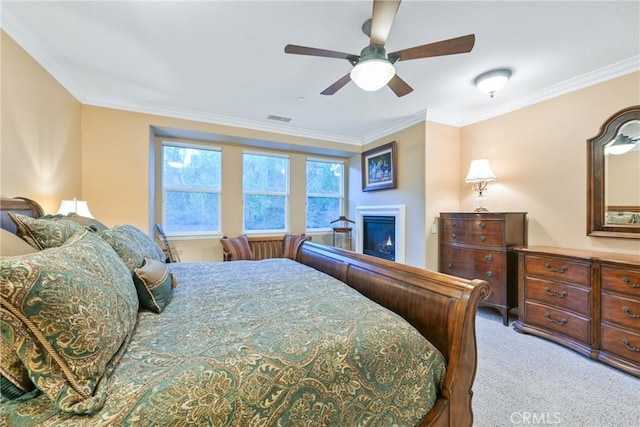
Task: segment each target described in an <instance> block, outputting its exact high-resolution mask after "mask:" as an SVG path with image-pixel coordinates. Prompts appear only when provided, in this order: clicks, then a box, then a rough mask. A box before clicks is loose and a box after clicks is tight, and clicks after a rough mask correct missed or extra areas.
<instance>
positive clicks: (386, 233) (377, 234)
mask: <svg viewBox="0 0 640 427" xmlns="http://www.w3.org/2000/svg"><path fill="white" fill-rule="evenodd" d="M362 231H363V238H362V252H363V253H365V254H367V255H373V256H375V257H378V258H384V259H387V260H389V261H395V260H396V247H395V241H396V218H395V217H394V216H367V215H365V216H363V217H362Z"/></svg>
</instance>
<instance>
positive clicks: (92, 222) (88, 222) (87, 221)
mask: <svg viewBox="0 0 640 427" xmlns="http://www.w3.org/2000/svg"><path fill="white" fill-rule="evenodd" d="M39 219H52V220H59V219H68V220H70V221H73V222H75V223H76V224H79V225H81V226H83V227H88V228H89V229H91V230H93V231H98V230H106V229H107V228H109V227H107V226H106V225H104V224H103V223H101V222H100V221H98V220H97V219H95V218H89V217H86V216H80V215H78V214H77V213H75V212H71V213H69V214H67V215H62V214H55V215H43V216H41V217H40V218H39Z"/></svg>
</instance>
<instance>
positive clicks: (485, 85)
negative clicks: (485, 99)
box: [473, 68, 511, 98]
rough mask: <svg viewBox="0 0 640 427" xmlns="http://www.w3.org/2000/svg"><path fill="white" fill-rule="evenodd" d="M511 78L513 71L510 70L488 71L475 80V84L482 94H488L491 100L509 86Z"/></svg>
mask: <svg viewBox="0 0 640 427" xmlns="http://www.w3.org/2000/svg"><path fill="white" fill-rule="evenodd" d="M510 78H511V70H510V69H508V68H499V69H497V70H491V71H487V72H486V73H482V74H480V75H479V76H478V77H476V78H475V80H474V81H473V84H474V85H475V86H476V87H477V88H478V90H479V91H480V92H484V93H488V94H489V95H490V96H491V98H493V95H495V93H496V92H497V91H499V90H500V89H502V88H503V87H504V85H506V84H507V82H508V81H509V79H510Z"/></svg>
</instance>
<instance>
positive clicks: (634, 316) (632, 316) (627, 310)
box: [622, 307, 640, 319]
mask: <svg viewBox="0 0 640 427" xmlns="http://www.w3.org/2000/svg"><path fill="white" fill-rule="evenodd" d="M622 311H624V314H626V315H627V316H629V317H631V318H632V319H640V314H633V313H629V307H622Z"/></svg>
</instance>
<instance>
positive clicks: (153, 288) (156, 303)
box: [133, 258, 175, 313]
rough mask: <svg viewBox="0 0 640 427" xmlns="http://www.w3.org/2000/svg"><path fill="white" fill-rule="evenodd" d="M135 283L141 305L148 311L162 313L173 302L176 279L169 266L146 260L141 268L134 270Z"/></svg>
mask: <svg viewBox="0 0 640 427" xmlns="http://www.w3.org/2000/svg"><path fill="white" fill-rule="evenodd" d="M133 272H134V275H133V283H135V285H136V290H137V291H138V299H139V300H140V305H141V306H142V307H144V308H146V309H149V310H151V311H154V312H156V313H161V312H162V310H164V308H165V307H166V306H167V304H169V301H171V290H172V289H173V288H174V287H175V286H174V285H173V280H174V277H175V276H173V274H171V273H170V272H169V267H168V266H167V264H165V263H163V262H160V261H156V260H155V259H149V258H145V260H144V265H143V266H142V267H141V268H135V269H134V270H133Z"/></svg>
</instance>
